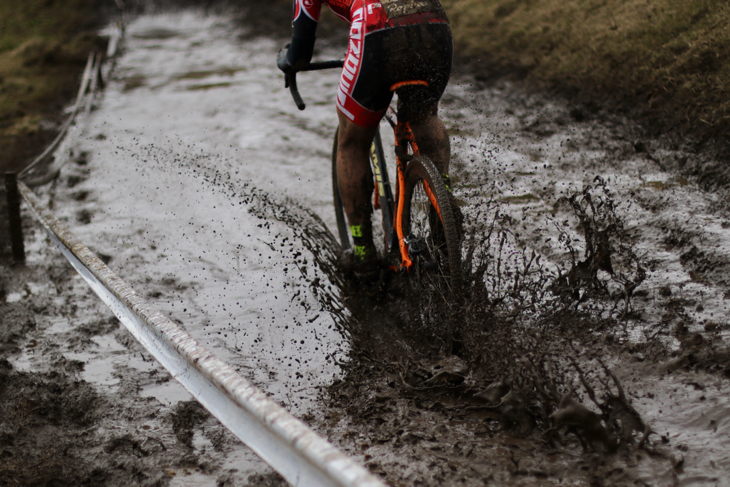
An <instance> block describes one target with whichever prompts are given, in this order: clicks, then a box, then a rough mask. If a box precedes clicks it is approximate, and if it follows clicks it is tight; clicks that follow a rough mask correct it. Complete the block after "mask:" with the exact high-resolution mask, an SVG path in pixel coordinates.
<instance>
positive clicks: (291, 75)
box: [284, 59, 345, 110]
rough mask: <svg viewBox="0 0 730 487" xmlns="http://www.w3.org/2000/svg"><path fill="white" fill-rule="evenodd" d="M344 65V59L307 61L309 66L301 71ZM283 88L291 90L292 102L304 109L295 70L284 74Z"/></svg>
mask: <svg viewBox="0 0 730 487" xmlns="http://www.w3.org/2000/svg"><path fill="white" fill-rule="evenodd" d="M344 65H345V60H344V59H336V60H333V61H320V62H316V63H309V66H307V67H306V68H304V69H302V70H301V71H319V70H322V69H331V68H341V67H342V66H344ZM284 88H289V91H291V96H292V98H294V103H296V104H297V108H299V109H300V110H304V109H305V108H306V105H305V104H304V100H302V96H301V95H300V94H299V89H297V72H296V71H290V72H288V73H287V74H286V78H285V82H284Z"/></svg>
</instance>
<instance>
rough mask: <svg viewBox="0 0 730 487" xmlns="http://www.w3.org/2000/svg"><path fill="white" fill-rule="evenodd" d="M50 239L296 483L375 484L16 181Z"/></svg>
mask: <svg viewBox="0 0 730 487" xmlns="http://www.w3.org/2000/svg"><path fill="white" fill-rule="evenodd" d="M18 189H19V190H20V192H21V194H22V195H23V197H24V198H25V200H26V201H27V202H28V204H29V205H30V208H31V211H32V212H33V214H34V216H35V217H36V218H37V219H38V221H39V222H40V223H41V224H42V225H43V227H44V228H45V230H46V232H47V233H48V234H49V235H50V237H51V239H53V241H54V242H55V243H56V245H57V246H58V248H59V249H60V250H61V252H62V253H63V255H64V256H65V257H66V258H67V259H68V260H69V262H70V263H71V265H72V266H73V267H74V268H75V269H76V271H77V272H78V273H79V274H80V275H81V276H82V277H83V278H84V279H85V280H86V282H87V283H88V284H89V286H91V288H92V289H93V290H94V292H95V293H96V294H97V295H98V296H99V297H100V298H101V299H102V300H103V301H104V302H105V303H106V304H107V306H109V308H110V309H111V310H112V311H113V312H114V314H115V315H116V316H117V317H118V318H119V320H120V321H121V322H122V323H123V324H124V325H125V326H126V327H127V329H128V330H129V331H130V332H131V333H132V335H134V337H135V338H136V339H137V340H138V341H139V342H140V343H141V344H142V345H143V346H144V347H145V348H146V349H147V351H149V352H150V353H151V354H152V355H153V356H154V357H155V358H156V359H157V360H158V361H159V362H160V363H161V364H162V365H163V366H164V367H165V368H166V369H167V370H168V371H169V372H170V374H171V375H172V376H173V377H174V378H175V379H176V380H177V381H178V382H180V384H182V385H183V386H184V387H185V389H187V390H188V391H189V392H190V394H192V395H193V397H195V399H196V400H198V401H199V402H200V403H201V404H202V405H203V406H204V407H205V408H206V409H207V410H208V411H210V412H211V414H213V416H215V417H216V418H218V420H219V421H220V422H221V423H222V424H223V425H225V426H226V427H227V428H228V429H229V430H230V431H231V432H232V433H233V434H234V435H236V436H237V437H238V438H239V439H240V440H241V441H242V442H244V443H245V444H246V445H248V446H249V447H250V448H251V449H252V450H253V451H254V452H255V453H256V454H257V455H258V456H259V457H261V458H262V459H263V460H264V461H266V463H268V464H269V465H271V467H273V468H274V469H275V470H276V471H277V472H279V473H280V474H281V475H282V476H283V477H284V478H285V479H286V480H287V481H288V482H289V483H290V484H292V485H295V486H339V487H382V486H384V484H383V483H381V482H380V481H379V480H378V479H377V478H375V477H374V476H373V475H371V474H370V473H369V472H368V471H367V470H365V469H364V468H363V467H362V466H360V465H359V464H357V463H356V462H355V461H353V460H352V459H350V458H348V457H347V456H345V455H344V454H343V453H342V452H340V451H339V450H337V449H336V448H335V447H334V446H333V445H332V444H330V443H329V442H327V441H326V440H324V439H323V438H321V437H320V436H319V435H317V434H316V433H315V432H314V431H312V430H311V429H309V428H308V427H307V426H306V425H305V424H304V423H302V422H301V421H299V420H298V419H297V418H295V417H294V416H292V415H291V414H289V413H288V412H287V411H286V410H284V409H283V408H282V407H281V406H279V405H278V404H276V403H275V402H274V401H272V400H271V399H269V398H268V397H266V395H265V394H264V393H263V392H261V391H260V390H258V389H257V388H256V387H254V386H253V385H251V384H250V383H249V382H248V381H247V380H246V379H244V378H243V377H241V376H240V375H239V374H238V373H237V372H236V371H235V370H233V368H232V367H230V366H229V365H228V364H226V363H224V362H223V361H221V360H220V359H218V358H216V357H215V356H214V355H213V354H212V353H210V352H209V351H208V350H206V349H205V348H204V347H203V346H201V345H200V344H199V343H198V342H197V341H195V339H194V338H192V337H191V336H190V335H188V334H187V333H186V332H185V331H184V330H182V329H181V328H180V327H179V326H177V325H176V324H175V323H173V322H172V321H171V320H170V319H168V318H167V317H165V316H164V315H162V313H160V312H159V311H156V310H154V309H153V308H152V306H151V305H150V304H149V303H148V302H147V301H146V300H145V299H144V298H142V297H141V296H139V295H138V294H137V293H135V292H134V290H132V288H131V287H129V286H128V285H127V284H126V283H125V282H124V281H122V280H121V279H120V278H119V277H118V276H116V275H115V274H114V273H113V272H112V271H111V269H109V267H107V266H106V265H105V264H104V263H103V262H102V261H101V260H99V258H98V257H96V255H94V254H93V253H92V252H91V251H90V250H89V249H88V248H87V247H86V246H85V245H84V244H83V243H81V242H80V241H79V240H78V239H76V237H75V236H74V235H73V234H72V233H71V232H70V231H69V230H68V229H67V228H66V227H65V226H64V225H62V224H61V223H60V222H59V221H58V220H57V219H56V217H55V216H54V215H53V213H52V212H51V211H50V210H49V209H48V208H47V207H46V206H45V205H43V204H42V203H41V202H40V200H38V198H37V196H36V195H35V194H34V193H33V192H32V191H31V190H30V189H28V187H27V186H25V185H24V184H22V183H18Z"/></svg>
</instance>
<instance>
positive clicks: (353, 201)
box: [336, 0, 392, 261]
mask: <svg viewBox="0 0 730 487" xmlns="http://www.w3.org/2000/svg"><path fill="white" fill-rule="evenodd" d="M366 3H367V2H366V1H365V0H356V1H355V2H354V3H353V6H352V12H353V14H352V23H351V25H350V44H349V49H348V52H347V56H346V57H345V65H344V68H343V70H342V75H341V77H340V84H339V87H338V89H337V115H338V117H339V122H340V128H339V132H338V144H337V162H336V166H337V178H338V185H339V190H340V196H341V199H342V204H343V206H344V209H345V214H346V216H347V220H348V223H349V224H350V231H351V233H352V236H353V241H354V244H355V245H354V247H353V250H354V253H355V257H356V258H358V257H359V259H356V260H360V261H362V260H368V259H370V258H372V257H375V256H376V252H375V245H374V243H373V236H372V223H371V221H370V215H371V213H372V201H371V198H372V195H373V187H374V181H373V174H372V171H371V169H370V162H369V158H368V157H369V149H370V144H371V143H372V140H373V137H374V136H375V132H376V131H377V127H378V124H379V123H380V119H381V118H382V116H383V114H384V113H385V110H386V109H387V108H388V104H389V103H390V99H391V97H392V94H391V93H390V90H389V85H388V84H387V80H384V79H381V78H382V74H381V73H380V71H379V70H378V69H377V66H378V64H379V59H380V56H382V55H383V54H384V53H383V52H380V50H379V49H378V47H379V46H378V45H377V44H376V45H373V43H372V39H373V38H374V37H373V35H372V33H371V35H366V30H367V29H368V27H369V26H373V25H380V24H382V23H383V22H384V21H385V20H386V19H387V17H384V16H383V14H382V12H380V10H378V9H375V10H373V9H368V8H366V6H367V5H366ZM374 34H375V38H377V37H378V36H377V33H374ZM356 89H359V91H360V92H362V93H361V96H360V97H358V98H355V97H354V96H353V93H354V91H355V90H356Z"/></svg>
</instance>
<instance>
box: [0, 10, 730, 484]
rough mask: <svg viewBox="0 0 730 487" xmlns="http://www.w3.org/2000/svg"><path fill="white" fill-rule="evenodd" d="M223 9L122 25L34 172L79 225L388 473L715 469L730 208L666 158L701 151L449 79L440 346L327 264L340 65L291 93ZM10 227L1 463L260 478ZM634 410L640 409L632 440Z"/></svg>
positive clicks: (216, 343)
mask: <svg viewBox="0 0 730 487" xmlns="http://www.w3.org/2000/svg"><path fill="white" fill-rule="evenodd" d="M241 34H242V32H241V30H240V28H239V27H236V26H234V25H232V24H231V22H230V21H229V20H227V19H226V18H224V17H217V16H201V15H198V14H197V13H196V12H193V11H188V12H182V13H177V14H165V15H158V16H143V17H140V18H138V19H136V20H135V21H134V22H133V23H132V24H131V25H129V28H128V32H127V36H128V37H127V39H128V40H127V44H126V51H125V53H124V55H123V57H122V58H121V59H120V60H119V64H118V66H117V70H116V72H115V76H114V79H112V80H111V81H110V82H109V84H108V86H107V89H106V92H105V94H104V96H103V99H101V100H100V101H99V104H98V108H97V110H96V111H95V112H93V114H92V116H91V118H90V119H89V120H87V121H84V122H83V123H82V124H80V126H79V127H78V128H77V130H76V132H75V133H73V134H72V135H71V136H70V137H69V139H68V140H67V142H66V143H65V145H64V147H63V148H62V151H64V152H65V153H66V154H68V155H69V157H70V159H71V162H70V163H69V164H68V165H67V167H66V168H64V171H63V173H62V176H61V178H60V179H59V180H57V181H56V182H55V183H53V185H51V186H49V187H46V188H43V189H40V190H39V193H40V194H41V195H42V197H43V198H44V199H45V200H46V201H47V202H49V204H50V205H51V206H52V207H53V208H54V211H55V212H56V214H57V215H58V216H59V217H61V218H62V219H64V220H65V221H66V222H67V224H68V225H69V227H70V228H71V229H72V231H73V232H74V233H76V234H77V235H78V236H79V237H80V238H81V240H82V241H84V242H85V243H86V244H87V245H89V246H90V247H91V248H92V249H94V250H96V251H97V252H98V253H99V255H100V256H102V258H104V259H107V260H108V261H109V265H110V266H111V267H112V268H113V269H114V270H115V271H116V272H117V273H119V275H120V276H122V277H123V278H124V279H125V280H127V281H128V282H129V283H130V284H131V285H132V287H133V288H135V289H136V290H137V291H138V292H141V293H144V294H145V295H147V296H148V297H149V298H150V299H151V300H152V301H153V302H155V303H156V305H157V306H158V308H159V309H161V310H162V311H163V312H165V313H168V314H169V315H170V316H171V317H172V318H173V319H174V320H176V321H177V322H178V323H180V324H181V325H182V326H183V327H185V328H186V330H187V331H188V332H189V333H191V334H192V335H193V336H195V337H196V338H197V339H198V340H199V341H201V342H202V343H203V344H204V345H205V346H207V347H209V348H211V349H212V350H214V351H215V353H216V354H217V355H219V356H220V357H221V358H222V359H224V360H226V361H227V362H229V363H231V364H232V365H234V366H236V367H237V368H239V370H240V371H241V372H242V373H244V374H245V375H247V376H248V377H249V378H250V379H251V380H252V381H254V383H256V384H257V385H259V386H260V387H261V388H262V389H264V390H266V391H267V392H269V393H271V395H272V396H273V397H274V398H275V399H276V400H277V401H279V402H280V403H282V404H283V405H284V406H285V407H287V408H289V409H291V410H293V411H294V413H295V414H297V415H298V416H300V417H302V418H304V419H305V420H306V421H308V422H310V423H311V424H312V425H313V426H314V427H315V428H316V429H318V430H319V431H321V432H322V433H323V434H325V436H327V437H328V438H329V439H330V440H331V441H333V442H334V443H336V444H338V445H340V446H341V447H342V448H343V449H344V450H346V451H348V452H350V453H351V454H352V455H354V456H355V457H357V458H359V459H360V460H361V461H363V462H364V463H365V464H366V465H368V467H370V468H371V469H372V470H373V471H375V472H378V473H380V474H381V475H383V477H384V478H385V479H386V480H387V481H388V482H389V483H391V484H392V485H417V484H418V485H457V484H459V485H484V484H485V483H493V484H496V485H502V484H509V485H535V484H537V483H539V484H541V485H551V484H556V485H557V484H561V485H566V484H567V485H628V484H632V485H633V484H634V483H636V482H639V483H642V482H643V483H644V484H646V485H719V482H721V480H720V479H722V478H724V477H725V476H726V475H727V473H728V471H729V470H730V458H728V454H727V453H726V452H727V451H728V450H727V444H726V443H727V441H726V438H727V434H726V428H727V427H728V419H727V418H728V405H727V400H726V398H725V397H724V395H723V390H724V385H725V381H726V378H725V376H724V373H725V371H726V370H727V366H728V364H727V360H728V357H727V355H723V354H724V346H725V345H724V340H725V334H726V333H727V326H728V324H727V321H726V319H725V316H726V305H725V296H726V295H730V294H728V291H730V289H728V284H729V283H728V282H727V280H726V279H725V278H724V274H725V273H724V272H723V268H724V266H725V263H726V262H727V261H728V252H730V247H728V246H727V244H726V242H727V241H728V240H727V238H726V233H727V232H728V230H727V228H728V227H730V224H728V223H727V221H728V215H727V211H726V208H725V206H724V205H723V204H722V199H721V198H720V196H719V195H718V194H709V193H704V192H702V191H701V190H699V189H698V188H697V187H696V186H695V185H693V184H692V183H690V182H688V181H687V180H686V179H684V178H682V177H681V174H682V170H683V168H686V167H692V166H693V165H696V164H697V163H698V158H699V156H696V155H693V154H692V153H690V152H689V151H685V150H683V147H682V146H681V144H676V143H674V144H673V143H672V141H662V140H648V139H646V140H645V139H640V138H639V137H640V136H639V135H638V134H640V133H641V132H640V130H639V129H638V128H632V126H631V125H630V124H628V123H626V122H625V121H623V120H620V119H615V118H612V117H610V116H606V115H605V114H599V113H591V112H590V111H588V110H585V109H581V108H575V107H568V106H564V105H563V104H561V103H560V102H557V101H555V100H550V99H547V98H544V97H540V96H536V95H529V94H527V93H525V92H524V91H522V89H521V88H520V87H519V86H511V85H506V84H505V85H497V86H490V87H486V86H479V85H478V84H475V82H474V81H472V80H471V79H469V78H457V79H455V80H453V82H452V84H451V86H450V88H449V90H448V92H447V95H446V97H445V99H444V108H443V114H444V117H445V119H446V120H447V123H448V125H449V127H450V130H451V133H452V135H453V138H452V143H453V147H454V151H453V152H454V164H453V168H454V170H453V172H454V179H455V195H456V196H457V198H458V199H459V200H461V201H462V207H461V208H462V211H463V212H464V214H465V217H466V224H467V229H468V232H467V239H466V241H465V244H464V246H465V254H464V255H465V257H468V256H471V260H470V261H469V262H471V264H470V265H468V266H467V267H468V268H467V270H468V271H469V273H470V276H471V277H470V279H471V281H470V282H471V283H472V284H471V287H470V289H469V293H470V298H471V299H470V301H469V302H470V303H471V304H470V306H469V308H468V309H467V310H466V311H467V319H466V320H465V324H464V325H463V327H464V330H463V331H464V333H465V337H466V339H465V345H464V348H463V350H461V351H460V353H459V355H460V358H459V357H453V356H448V355H445V354H444V353H442V351H439V348H438V347H435V348H434V347H432V346H429V341H430V340H429V337H432V336H435V337H438V336H439V330H413V329H411V328H409V325H408V324H407V323H406V322H404V320H402V319H399V317H402V313H401V311H399V310H401V309H402V302H401V300H400V299H399V298H398V296H397V295H395V296H394V297H393V298H391V299H368V300H366V301H362V300H361V299H358V298H357V297H356V296H352V295H350V294H348V292H347V290H346V289H343V287H342V284H343V283H342V282H341V279H340V278H339V277H338V274H337V273H335V272H334V271H333V261H334V258H335V255H336V246H335V244H334V240H333V239H332V237H331V235H330V234H329V233H328V231H327V230H326V229H327V228H334V225H333V220H334V218H333V217H334V215H333V212H332V211H331V209H330V207H331V203H330V194H331V193H330V191H331V190H330V182H329V164H328V162H327V161H328V157H329V151H330V148H331V134H332V133H333V131H334V124H335V121H336V118H335V117H334V112H333V107H332V104H331V98H332V93H333V90H334V88H335V86H336V81H337V79H336V76H335V75H334V74H333V73H311V74H308V75H307V76H302V77H301V78H302V79H301V81H300V88H301V91H302V94H303V96H304V97H305V100H306V101H307V102H308V108H307V110H306V111H304V112H298V111H297V110H296V109H295V107H294V105H293V103H292V102H291V100H290V99H289V94H288V92H287V91H285V90H284V89H283V87H282V86H281V79H280V75H279V73H278V72H277V70H276V67H275V65H274V64H273V62H272V60H273V59H274V57H275V53H276V51H277V49H278V47H279V46H278V45H277V43H276V42H274V41H271V40H267V39H246V40H239V38H240V37H241ZM339 51H340V49H339V48H329V47H325V48H323V52H321V53H320V57H321V58H329V57H335V56H338V55H339V54H340V52H339ZM597 176H599V177H600V178H601V179H599V180H596V177H597ZM602 181H603V182H605V184H604V183H603V182H602ZM585 188H588V192H587V193H586V192H584V189H585ZM588 195H590V200H589V199H588ZM591 202H592V203H593V206H591ZM26 225H27V233H28V247H29V248H28V255H29V261H28V266H27V268H25V269H23V270H19V271H15V272H12V273H11V272H9V271H3V272H4V275H3V276H1V277H2V286H0V290H1V291H2V293H1V294H2V296H3V301H4V302H3V303H2V304H0V310H1V311H0V312H1V313H2V315H1V316H2V318H3V327H2V330H1V331H0V332H1V333H3V334H4V335H3V336H2V337H1V338H2V339H0V343H2V344H3V345H2V347H3V348H2V350H1V352H2V359H3V361H2V362H1V363H0V366H1V372H0V374H2V375H0V377H2V380H1V381H0V387H2V391H3V392H2V397H3V400H2V404H0V408H2V409H3V411H4V412H5V414H8V415H9V416H8V417H11V418H13V420H12V421H10V422H5V423H3V431H2V432H0V434H2V435H3V436H2V437H3V438H4V439H6V440H7V441H4V442H2V444H3V445H8V446H3V447H0V456H3V458H9V459H11V460H10V461H9V462H8V463H6V464H5V466H4V467H2V468H0V481H2V482H5V483H12V482H15V481H19V482H21V483H23V482H25V483H31V482H32V481H35V483H36V484H38V485H46V484H49V483H50V482H51V480H52V479H57V480H58V481H59V482H60V483H62V484H64V485H75V484H78V483H82V482H84V481H86V482H92V483H95V484H107V485H118V484H134V485H137V484H138V485H162V484H176V483H179V484H181V485H242V484H244V485H245V484H247V483H248V485H273V484H276V483H277V482H279V481H278V480H277V479H276V476H275V475H273V474H272V473H271V471H270V469H268V467H266V466H265V465H262V464H261V463H260V462H259V461H258V460H257V459H255V457H253V455H252V454H251V453H250V452H248V451H247V450H246V449H245V448H244V447H243V446H241V445H239V444H238V443H236V442H235V441H234V440H233V439H232V438H231V436H230V434H228V433H227V432H226V431H225V430H223V428H222V427H220V425H218V424H217V423H216V422H215V421H214V420H212V419H211V418H210V417H209V416H208V415H207V414H206V413H205V412H204V411H202V410H201V409H200V408H198V407H197V406H196V405H195V404H194V403H192V402H190V398H189V396H188V395H187V393H185V392H184V391H183V390H182V389H181V388H180V387H179V386H177V385H176V383H174V382H172V381H170V380H169V379H168V377H167V375H166V373H165V372H164V371H163V370H161V369H160V368H159V366H157V365H156V364H155V363H154V362H152V361H151V359H150V358H149V357H148V356H147V355H146V354H145V353H144V351H143V350H141V348H140V347H139V346H138V345H137V344H136V343H134V341H133V340H132V339H131V338H130V337H129V335H128V334H127V333H126V332H125V331H124V330H123V329H122V328H120V326H119V324H118V322H117V321H116V320H115V319H114V318H113V316H112V315H111V313H110V312H109V311H108V310H106V309H104V307H103V306H102V305H101V304H100V303H99V302H98V300H97V298H96V297H95V296H93V295H91V294H90V291H88V289H87V288H86V287H85V286H84V284H83V282H82V281H81V280H80V279H79V278H77V277H76V276H74V275H73V272H72V270H71V269H70V267H68V266H67V265H66V264H65V263H64V262H62V261H61V256H60V255H59V254H58V253H57V252H56V251H55V250H54V249H52V248H51V247H50V246H49V243H48V242H47V241H46V239H45V238H44V236H43V235H42V234H41V232H40V229H38V228H37V226H35V225H34V224H31V223H30V218H29V217H27V218H26ZM587 236H588V238H587ZM571 250H572V252H571ZM533 251H534V254H533ZM537 255H539V256H540V259H538V260H537V261H535V259H534V258H531V256H537ZM467 260H468V259H467ZM528 264H529V265H528ZM579 271H580V272H579ZM482 272H483V274H482ZM627 303H628V305H627ZM384 317H385V318H386V319H384ZM424 338H425V340H424ZM431 342H432V341H431ZM598 359H600V360H602V362H603V364H605V366H606V367H605V368H604V367H603V366H602V365H601V364H600V362H599V361H598ZM444 371H445V372H446V373H444ZM609 371H610V372H611V373H613V374H614V375H615V381H614V380H613V378H612V377H611V375H610V374H609ZM581 374H582V375H581ZM619 385H620V387H621V388H619V387H618V386H619ZM570 389H574V390H575V395H574V396H573V401H574V403H571V404H573V406H572V408H573V409H570V407H571V406H570V404H568V403H569V402H570V401H568V399H566V401H568V402H566V403H563V404H562V406H561V399H563V396H564V395H565V393H566V392H568V391H569V390H570ZM590 392H595V394H594V398H595V401H594V400H592V398H591V394H590ZM568 398H570V396H568ZM58 404H61V405H63V407H61V408H59V407H58ZM575 404H582V405H585V407H586V408H587V409H586V410H581V409H580V408H579V406H576V405H575ZM18 405H20V406H21V407H19V406H18ZM601 406H603V407H605V408H606V409H605V410H601V409H600V407H601ZM19 411H26V412H25V413H20V412H19ZM556 411H562V413H563V414H562V416H561V415H558V416H553V413H555V412H556ZM576 411H578V412H583V413H584V416H583V417H582V418H583V419H581V420H578V419H575V415H576V414H577V413H576ZM585 411H588V413H586V412H585ZM569 412H570V413H572V414H573V416H570V415H568V414H567V413H569ZM589 413H590V414H594V415H595V414H597V413H598V414H605V415H606V416H605V417H603V423H602V427H603V428H604V429H605V433H606V435H607V436H605V437H604V436H601V435H603V430H601V428H599V427H597V426H595V425H594V428H593V429H591V426H590V424H589V421H588V420H586V419H585V418H592V417H593V416H590V414H589ZM561 418H562V419H561ZM566 418H567V419H566ZM642 421H643V422H645V424H646V425H648V426H649V427H650V429H651V430H653V431H654V432H655V433H656V434H652V435H650V436H649V438H648V443H646V445H645V446H644V445H642V446H644V447H642V448H639V447H638V444H639V442H640V441H641V438H642V436H643V434H644V431H643V430H641V428H640V426H642V424H641V422H642ZM622 427H623V429H621V428H622ZM566 428H568V429H570V428H572V431H573V433H569V432H568V431H567V430H566ZM624 433H625V434H624ZM579 439H580V441H579ZM581 441H582V442H585V443H586V447H587V451H583V448H582V447H581ZM25 457H29V458H33V461H32V462H30V463H28V462H26V463H23V462H21V461H20V460H21V459H22V458H25ZM29 464H30V465H31V466H32V467H33V468H32V469H30V470H29V469H28V468H27V465H29ZM74 465H82V467H80V468H74ZM34 475H35V476H36V477H33V476H34Z"/></svg>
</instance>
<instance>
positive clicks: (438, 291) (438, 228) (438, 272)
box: [403, 156, 463, 347]
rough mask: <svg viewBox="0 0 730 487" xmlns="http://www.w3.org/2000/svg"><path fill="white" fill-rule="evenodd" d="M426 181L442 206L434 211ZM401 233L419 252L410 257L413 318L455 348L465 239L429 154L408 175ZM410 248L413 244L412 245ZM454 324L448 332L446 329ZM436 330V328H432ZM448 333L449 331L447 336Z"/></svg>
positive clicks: (414, 163)
mask: <svg viewBox="0 0 730 487" xmlns="http://www.w3.org/2000/svg"><path fill="white" fill-rule="evenodd" d="M424 182H425V183H426V184H427V185H428V187H429V188H430V189H431V192H432V194H433V196H434V199H435V200H436V204H437V206H438V207H439V209H440V216H439V212H437V211H436V209H435V208H434V206H433V205H432V204H431V201H430V199H429V197H428V195H427V193H426V191H425V189H424V184H423V183H424ZM404 198H405V200H404V207H403V235H405V236H411V237H412V238H415V239H416V243H417V246H418V247H420V253H419V254H413V255H411V260H412V261H413V268H412V269H411V272H410V273H409V276H408V293H407V295H408V301H409V303H408V304H409V309H410V314H411V317H412V319H415V320H417V321H419V322H420V323H421V324H422V325H425V326H427V327H436V328H441V332H442V333H438V335H440V336H441V337H442V338H443V339H444V340H445V342H446V345H447V346H449V347H451V346H452V345H453V341H454V340H458V339H459V338H458V337H457V335H458V330H457V327H458V323H457V321H458V318H457V317H458V313H459V298H460V295H461V292H462V287H463V282H462V273H461V239H460V232H459V228H458V223H457V221H456V217H455V213H454V212H455V209H454V208H453V207H452V203H451V201H452V200H451V198H450V197H449V192H448V190H447V189H446V186H445V185H444V183H443V180H442V178H441V174H440V173H439V171H438V170H437V169H436V166H434V164H433V162H431V160H430V159H429V158H428V157H425V156H416V157H414V158H413V160H412V161H411V162H410V163H409V164H408V167H407V169H406V173H405V192H404ZM410 247H411V249H412V248H413V247H414V246H410ZM447 324H451V326H450V327H449V329H448V330H444V329H443V328H442V327H444V326H445V325H447ZM434 331H436V330H434ZM444 331H446V332H447V333H445V334H443V332H444Z"/></svg>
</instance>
